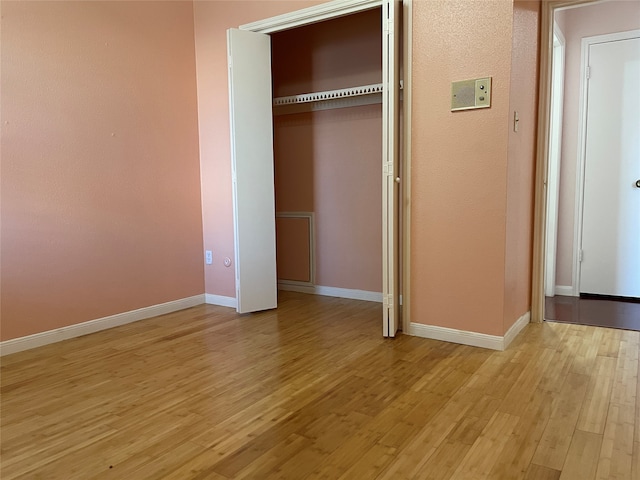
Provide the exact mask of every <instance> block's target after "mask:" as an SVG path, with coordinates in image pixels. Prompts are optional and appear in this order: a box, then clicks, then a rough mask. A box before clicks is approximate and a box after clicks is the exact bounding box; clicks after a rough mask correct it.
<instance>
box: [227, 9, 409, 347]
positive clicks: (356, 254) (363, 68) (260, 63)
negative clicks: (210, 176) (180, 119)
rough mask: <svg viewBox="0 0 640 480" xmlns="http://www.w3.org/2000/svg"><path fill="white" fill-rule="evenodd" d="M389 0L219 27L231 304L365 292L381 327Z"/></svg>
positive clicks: (392, 160) (391, 55)
mask: <svg viewBox="0 0 640 480" xmlns="http://www.w3.org/2000/svg"><path fill="white" fill-rule="evenodd" d="M400 5H401V3H400V2H399V1H395V0H370V1H367V0H358V1H357V2H356V1H354V0H336V1H334V2H329V3H327V4H321V5H318V6H315V7H310V8H307V9H304V10H300V11H297V12H292V13H290V14H285V15H281V16H279V17H273V18H271V19H266V20H262V21H258V22H254V23H252V24H247V25H243V26H241V27H240V29H239V30H237V29H230V30H228V32H227V40H228V42H227V44H228V52H229V94H230V120H231V122H230V124H231V163H232V178H233V207H234V233H235V247H236V248H235V255H236V262H235V266H236V292H237V293H236V295H237V301H238V308H237V310H238V312H240V313H246V312H253V311H259V310H265V309H270V308H276V307H277V288H278V285H279V287H280V288H281V289H297V290H299V291H304V292H307V293H316V294H321V295H331V296H339V297H346V298H360V299H364V300H374V301H379V302H381V303H382V324H383V336H387V337H393V336H395V334H396V332H397V330H398V327H399V321H398V319H399V308H400V302H399V266H400V263H401V261H400V252H399V245H400V235H399V223H400V221H399V219H400V212H399V204H400V201H399V200H400V197H399V190H400V180H401V179H400V161H399V158H400V156H399V150H400V137H399V126H400V108H399V103H400V98H399V92H400V77H399V73H400V48H399V45H400V43H401V38H402V29H401V22H400V16H401V11H400ZM272 58H273V60H272ZM276 225H277V230H278V234H277V237H278V241H277V242H276ZM276 243H277V245H276ZM276 252H277V254H276ZM276 258H277V261H276Z"/></svg>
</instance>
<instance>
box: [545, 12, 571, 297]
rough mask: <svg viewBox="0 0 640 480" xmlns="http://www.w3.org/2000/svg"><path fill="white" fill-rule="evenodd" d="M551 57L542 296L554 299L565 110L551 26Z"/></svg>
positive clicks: (558, 48) (558, 43) (561, 44)
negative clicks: (544, 262) (543, 292)
mask: <svg viewBox="0 0 640 480" xmlns="http://www.w3.org/2000/svg"><path fill="white" fill-rule="evenodd" d="M553 35H554V43H553V58H552V69H551V115H550V122H549V152H548V154H547V155H548V158H549V162H548V172H547V237H546V245H545V248H546V255H545V259H546V264H545V295H546V296H548V297H551V296H553V294H554V290H555V286H556V265H557V243H558V209H559V198H560V165H561V158H560V157H561V154H562V117H563V110H564V108H563V107H564V69H565V68H564V57H565V43H566V42H565V39H564V36H563V35H562V31H561V30H560V28H559V27H558V25H557V24H556V23H555V22H554V24H553Z"/></svg>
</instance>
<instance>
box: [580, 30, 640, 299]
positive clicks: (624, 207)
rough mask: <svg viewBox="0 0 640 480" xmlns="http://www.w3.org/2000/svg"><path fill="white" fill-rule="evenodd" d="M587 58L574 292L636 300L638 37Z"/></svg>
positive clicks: (639, 280) (592, 50)
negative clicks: (577, 286)
mask: <svg viewBox="0 0 640 480" xmlns="http://www.w3.org/2000/svg"><path fill="white" fill-rule="evenodd" d="M588 61H589V63H588V65H589V80H588V83H587V124H586V144H585V152H586V155H585V173H584V203H583V223H582V263H581V268H580V271H581V273H580V292H581V293H592V294H601V295H614V296H622V297H640V187H639V185H640V184H637V183H636V182H637V181H638V180H640V38H632V39H626V40H618V41H610V42H606V43H595V44H592V45H589V51H588Z"/></svg>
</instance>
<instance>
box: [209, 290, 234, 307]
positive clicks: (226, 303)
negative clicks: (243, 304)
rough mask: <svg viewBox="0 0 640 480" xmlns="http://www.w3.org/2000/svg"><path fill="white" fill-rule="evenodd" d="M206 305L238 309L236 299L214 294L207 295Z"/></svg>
mask: <svg viewBox="0 0 640 480" xmlns="http://www.w3.org/2000/svg"><path fill="white" fill-rule="evenodd" d="M204 297H205V300H204V303H206V304H209V305H219V306H220V307H231V308H237V307H238V300H237V299H236V297H225V296H223V295H214V294H212V293H206V294H205V296H204Z"/></svg>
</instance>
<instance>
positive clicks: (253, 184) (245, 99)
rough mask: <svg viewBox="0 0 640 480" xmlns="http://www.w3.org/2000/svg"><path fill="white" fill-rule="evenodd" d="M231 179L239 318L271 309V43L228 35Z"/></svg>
mask: <svg viewBox="0 0 640 480" xmlns="http://www.w3.org/2000/svg"><path fill="white" fill-rule="evenodd" d="M227 48H228V53H229V95H230V97H229V98H230V100H229V105H230V108H229V111H230V123H231V176H232V181H233V222H234V233H235V259H236V299H237V302H238V306H237V311H238V312H239V313H247V312H256V311H259V310H268V309H270V308H276V306H277V303H278V298H277V295H278V292H277V283H276V224H275V218H276V213H275V194H274V186H273V168H274V167H273V134H272V131H273V125H272V122H273V117H272V113H271V38H270V37H269V36H268V35H264V34H261V33H254V32H247V31H242V30H236V29H231V30H228V31H227Z"/></svg>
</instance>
